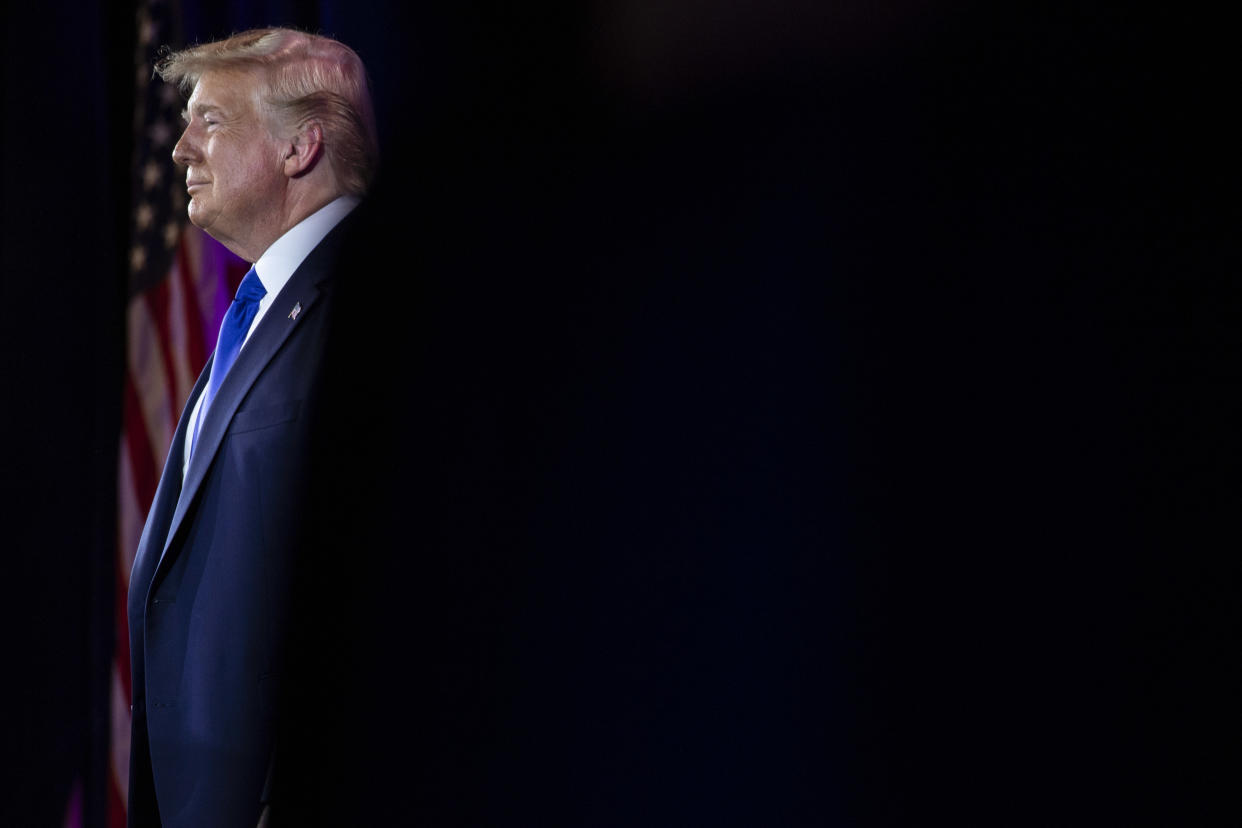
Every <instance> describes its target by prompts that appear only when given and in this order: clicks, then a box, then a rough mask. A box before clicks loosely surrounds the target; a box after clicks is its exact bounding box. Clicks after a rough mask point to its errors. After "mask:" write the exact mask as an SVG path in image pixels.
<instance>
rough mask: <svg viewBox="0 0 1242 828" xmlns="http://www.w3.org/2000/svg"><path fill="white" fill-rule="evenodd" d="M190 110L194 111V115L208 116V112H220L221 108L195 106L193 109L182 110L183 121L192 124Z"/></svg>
mask: <svg viewBox="0 0 1242 828" xmlns="http://www.w3.org/2000/svg"><path fill="white" fill-rule="evenodd" d="M190 109H193V110H194V114H197V115H206V114H207V113H208V112H219V111H220V107H218V106H216V105H215V104H194V106H193V107H186V108H185V109H183V110H181V120H182V121H184V122H185V123H189V122H190Z"/></svg>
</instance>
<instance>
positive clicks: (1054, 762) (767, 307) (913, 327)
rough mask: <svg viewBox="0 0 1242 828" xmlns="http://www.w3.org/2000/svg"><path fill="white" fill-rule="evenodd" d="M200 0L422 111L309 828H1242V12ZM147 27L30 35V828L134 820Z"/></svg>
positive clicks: (25, 24)
mask: <svg viewBox="0 0 1242 828" xmlns="http://www.w3.org/2000/svg"><path fill="white" fill-rule="evenodd" d="M1066 5H1069V4H1066ZM194 9H195V12H194V14H193V15H189V16H188V18H187V25H188V26H190V27H191V28H192V29H193V30H194V31H199V32H202V33H203V36H204V37H212V38H214V37H219V36H223V35H225V34H227V33H229V32H230V31H232V30H234V29H238V28H244V27H246V26H250V25H261V24H266V23H293V24H298V25H302V26H305V27H308V28H312V29H319V30H322V31H324V32H325V33H328V34H332V35H335V36H338V37H339V38H340V39H342V40H344V41H345V42H347V43H350V44H351V45H353V46H354V47H355V48H357V49H358V51H359V52H360V53H361V55H362V57H363V59H364V60H365V61H366V62H367V64H368V66H369V68H370V71H371V74H372V76H373V79H374V81H375V88H376V94H377V99H378V105H379V115H380V125H381V134H382V144H383V150H384V152H383V172H382V176H381V180H380V184H379V186H378V188H377V190H376V192H375V193H374V195H373V198H372V199H371V200H370V203H369V204H368V208H367V213H368V220H367V222H366V224H365V228H366V232H365V233H364V237H363V240H362V242H361V243H359V244H358V245H357V247H356V249H355V253H354V254H353V262H354V263H355V268H354V270H355V273H354V275H353V276H351V278H350V280H349V281H348V282H346V283H345V287H344V288H343V290H342V293H341V295H340V297H339V298H340V300H341V301H340V303H339V319H338V325H337V329H336V330H337V333H336V337H337V340H336V342H337V346H338V347H337V348H336V350H335V351H334V353H335V354H336V358H335V359H334V361H333V362H331V363H330V364H329V365H328V366H327V368H328V377H329V381H330V385H329V388H330V389H333V396H332V399H333V400H334V401H335V403H334V404H332V405H329V406H328V407H327V409H326V410H325V412H324V420H323V423H322V427H321V430H320V434H321V438H320V443H319V445H318V446H317V447H316V457H317V458H319V460H318V462H319V470H320V471H319V474H318V475H317V477H316V480H315V484H316V491H317V496H318V497H319V498H320V500H319V508H317V509H315V510H313V512H312V514H310V515H308V519H307V525H308V538H309V541H308V547H307V548H308V552H307V555H308V560H309V561H312V562H315V563H318V564H319V565H318V566H313V565H308V567H307V573H308V574H307V577H306V581H305V582H304V583H302V584H299V589H300V592H299V596H300V600H301V601H303V606H304V607H306V608H308V610H307V612H306V613H305V615H304V622H303V624H302V625H301V626H300V627H299V633H298V638H297V639H296V642H295V643H296V644H297V647H296V648H295V657H296V660H295V664H296V665H297V666H298V667H299V669H301V670H303V671H304V675H305V676H306V677H308V679H313V680H308V681H306V682H304V683H301V684H296V685H295V686H298V687H302V688H306V689H302V690H300V691H298V692H297V693H295V694H294V695H293V697H292V698H291V699H290V700H289V702H288V709H289V710H290V711H291V712H290V714H289V719H288V722H287V725H288V727H287V733H286V736H287V738H288V739H289V740H290V742H289V744H290V749H289V751H288V755H289V756H290V757H291V758H290V759H289V761H288V764H287V765H286V767H287V776H286V777H285V779H286V780H294V781H293V782H288V781H287V782H286V784H287V785H288V787H287V788H286V790H287V791H288V792H289V793H288V796H289V797H290V798H291V801H290V802H289V808H290V812H289V817H290V819H289V822H290V824H316V823H318V824H360V825H367V824H385V823H396V824H405V823H407V822H408V823H411V824H415V823H426V824H460V825H479V824H553V823H555V824H572V825H598V824H617V825H632V824H669V825H672V824H737V825H751V824H783V825H804V824H912V823H913V824H918V823H923V822H933V821H934V822H942V821H948V820H954V821H961V822H966V823H975V824H979V823H988V824H1047V823H1049V822H1056V823H1062V824H1064V823H1069V824H1099V823H1101V822H1114V823H1129V824H1138V823H1149V824H1167V823H1171V822H1176V823H1193V824H1209V823H1211V822H1215V821H1220V822H1222V823H1224V824H1231V823H1233V822H1235V821H1236V816H1237V814H1236V810H1237V805H1236V797H1230V796H1228V793H1229V791H1230V789H1231V787H1232V786H1233V785H1234V784H1235V780H1236V774H1237V770H1238V767H1237V765H1238V762H1237V747H1236V746H1237V744H1238V738H1237V737H1238V735H1239V734H1238V733H1237V728H1236V725H1235V724H1234V723H1233V719H1234V718H1235V717H1234V716H1233V715H1231V714H1232V708H1233V707H1235V706H1236V705H1235V704H1234V703H1233V702H1234V700H1235V699H1237V698H1238V695H1237V691H1238V689H1239V688H1238V669H1237V657H1236V640H1237V632H1238V624H1237V620H1236V613H1235V612H1234V606H1233V605H1234V603H1235V596H1236V595H1237V593H1238V588H1239V574H1240V573H1239V565H1238V562H1237V560H1238V558H1237V549H1238V543H1237V541H1238V537H1237V532H1236V530H1235V528H1234V526H1235V524H1236V522H1237V514H1238V509H1237V506H1238V503H1239V499H1238V495H1239V474H1238V469H1239V468H1242V466H1240V465H1239V460H1240V459H1242V458H1239V451H1240V449H1242V445H1240V444H1239V439H1238V436H1237V428H1236V424H1237V423H1238V422H1239V415H1240V414H1242V411H1240V410H1239V409H1240V408H1242V406H1240V405H1239V403H1240V401H1242V400H1240V398H1239V395H1238V393H1237V391H1236V387H1237V382H1238V380H1239V369H1238V356H1239V353H1240V350H1239V349H1240V346H1242V341H1240V334H1239V326H1238V321H1239V313H1240V312H1242V304H1240V300H1242V294H1240V293H1239V290H1238V282H1237V278H1238V272H1239V269H1238V265H1239V259H1240V253H1242V251H1240V250H1239V246H1238V241H1239V239H1238V230H1237V228H1238V220H1239V205H1238V197H1237V194H1238V192H1239V188H1238V184H1239V183H1240V182H1239V165H1238V161H1237V148H1238V147H1239V146H1240V145H1242V144H1240V142H1239V140H1238V139H1239V137H1240V136H1239V135H1238V133H1237V129H1236V127H1235V126H1234V125H1233V121H1234V120H1236V119H1234V118H1232V117H1231V115H1232V110H1233V108H1234V105H1235V99H1236V96H1235V94H1234V88H1235V79H1236V77H1237V68H1238V67H1237V65H1236V64H1237V60H1236V56H1235V55H1236V49H1235V48H1234V46H1233V44H1232V42H1231V37H1230V33H1231V31H1232V27H1233V21H1232V20H1226V19H1221V18H1217V17H1212V16H1209V15H1206V14H1197V13H1196V12H1194V11H1193V10H1190V9H1183V10H1182V11H1181V13H1180V14H1179V15H1178V16H1173V15H1171V14H1170V13H1169V10H1167V9H1165V10H1161V11H1158V12H1157V11H1153V12H1139V11H1136V10H1134V9H1126V10H1124V11H1123V10H1120V9H1111V8H1108V7H1106V6H1105V5H1104V4H1093V3H1087V4H1073V8H1072V9H1063V8H1057V7H1056V6H1046V5H1045V6H1042V7H1041V8H1039V9H1030V10H1027V9H1015V8H1013V7H1010V8H1008V9H1006V10H1005V11H1003V12H1002V11H996V10H991V9H989V8H988V7H987V5H986V4H981V3H979V4H972V3H958V4H952V5H950V6H948V7H947V8H946V7H943V5H939V6H937V7H936V8H933V7H932V6H931V5H930V4H920V3H915V2H908V3H902V4H895V5H888V6H887V7H886V8H885V9H883V10H879V9H875V8H872V7H871V6H870V5H868V4H862V3H845V4H838V5H835V6H833V7H831V8H821V7H819V6H818V5H817V4H812V3H792V2H791V3H784V4H776V5H771V4H735V5H732V6H728V7H717V5H716V4H709V3H698V2H675V3H658V4H657V3H625V4H607V3H598V4H581V3H568V2H567V3H563V4H543V5H540V6H539V7H538V8H530V7H521V8H519V7H511V6H510V5H509V4H486V3H475V4H440V5H425V6H413V7H407V6H405V5H403V4H397V3H379V4H333V3H326V2H325V3H320V4H302V5H299V4H296V3H288V4H279V3H278V4H271V7H270V8H267V7H265V8H262V9H258V8H257V7H256V8H248V9H245V10H243V9H240V8H233V7H231V6H226V5H221V6H219V7H216V6H210V5H203V6H195V7H194ZM132 19H133V15H132V13H130V11H129V10H125V9H121V8H120V7H117V8H107V9H105V8H104V7H103V6H102V4H100V5H99V6H93V5H90V4H83V5H81V6H80V7H79V8H78V9H76V10H75V12H74V13H73V14H66V13H64V11H63V10H59V9H53V8H52V7H51V6H48V5H44V6H39V5H32V6H30V7H27V8H23V9H22V10H20V11H18V12H16V13H14V14H12V15H11V16H10V19H9V20H8V21H6V28H5V66H4V90H5V91H4V94H5V98H4V112H5V116H4V119H3V123H4V127H3V142H4V143H3V146H2V147H0V150H2V151H0V157H2V158H3V176H4V177H3V220H2V222H0V223H2V226H3V232H4V239H3V246H2V248H0V255H2V256H3V263H2V266H0V274H2V278H3V295H4V297H5V302H4V303H3V319H4V321H5V325H4V331H5V342H6V344H5V347H4V349H3V352H2V353H3V356H2V359H3V360H4V362H3V374H2V380H3V382H4V384H5V386H6V387H7V388H8V392H7V394H6V397H5V402H4V404H3V406H0V410H2V411H3V414H2V415H0V416H3V423H2V424H3V431H4V433H5V434H7V435H10V438H9V439H8V440H5V441H4V448H3V454H2V455H0V458H2V460H0V469H3V472H2V474H0V483H2V485H3V486H4V492H3V497H2V499H0V502H3V503H4V504H5V507H4V514H5V516H6V518H7V519H6V520H5V528H6V532H5V536H6V538H7V540H6V541H5V542H4V547H5V548H6V550H7V551H8V558H9V559H10V560H12V561H13V562H14V563H15V565H16V566H15V570H14V572H13V574H12V575H11V580H10V582H9V583H10V590H9V593H10V598H9V600H7V601H5V602H4V604H5V607H6V610H7V611H8V612H10V613H12V619H11V620H10V621H8V622H6V624H5V628H6V629H7V630H8V631H9V642H10V648H9V649H10V654H11V655H10V658H11V661H10V664H11V665H12V667H11V669H10V671H9V673H8V680H7V681H6V682H5V685H6V698H7V697H8V696H9V695H10V694H11V695H12V701H11V702H9V703H8V704H6V709H8V710H9V711H11V716H10V719H9V721H10V723H11V724H10V726H9V727H10V732H11V733H13V734H15V737H12V738H10V737H6V738H5V740H4V744H5V752H6V754H7V756H6V758H7V759H8V760H9V761H11V762H12V763H13V764H12V767H13V770H11V771H10V772H9V773H8V774H7V776H8V778H9V779H10V780H14V781H15V782H16V784H15V785H14V786H13V788H12V789H11V790H12V791H13V793H12V794H9V795H6V797H5V799H6V803H5V807H6V808H13V809H15V811H14V815H13V816H12V817H11V818H7V817H6V818H5V819H4V820H0V821H2V822H4V824H13V825H57V824H59V820H60V818H61V813H62V812H63V808H64V802H65V800H66V798H67V796H68V792H69V789H70V786H71V784H72V782H73V780H74V779H75V777H77V778H82V779H84V781H85V784H86V794H87V805H88V819H89V818H92V815H93V814H94V813H95V811H93V810H92V807H94V808H98V807H99V806H100V804H101V802H102V785H103V780H104V777H103V772H104V770H105V769H106V764H105V747H106V738H107V735H106V733H105V732H104V730H105V728H106V722H107V716H106V707H105V706H104V700H105V699H106V693H107V689H108V688H107V675H108V672H107V671H108V664H109V661H108V659H109V657H110V653H109V651H108V649H107V648H108V645H109V641H110V637H111V628H110V624H111V619H112V607H111V602H112V589H113V583H114V582H113V580H112V579H113V578H114V573H113V572H112V571H111V567H112V561H113V550H112V544H113V543H114V540H113V539H114V537H115V528H114V523H113V521H114V517H113V516H114V515H115V511H116V509H115V496H114V493H113V488H114V485H115V474H114V469H115V451H116V442H117V435H118V434H119V428H120V425H119V419H120V418H119V408H120V394H119V390H120V383H121V371H122V354H123V335H124V331H123V307H124V299H125V297H124V290H125V287H124V272H125V271H124V264H125V260H124V255H125V241H124V240H125V239H126V238H127V234H128V209H129V208H128V204H129V199H128V180H129V163H130V145H129V141H130V137H129V129H130V118H131V115H130V112H131V110H130V107H131V105H132V82H133V73H134V70H133V67H132V66H131V61H132V53H133V37H134V35H133V26H132ZM47 32H54V33H55V36H54V37H52V36H44V34H43V33H47ZM1222 806H1223V807H1222ZM1226 809H1227V810H1226ZM88 824H90V823H89V822H88Z"/></svg>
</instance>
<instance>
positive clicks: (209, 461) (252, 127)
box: [128, 29, 377, 826]
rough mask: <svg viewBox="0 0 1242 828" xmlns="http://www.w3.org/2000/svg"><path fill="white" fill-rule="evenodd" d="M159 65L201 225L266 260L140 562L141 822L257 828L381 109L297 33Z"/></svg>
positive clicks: (360, 71) (191, 425)
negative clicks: (336, 332)
mask: <svg viewBox="0 0 1242 828" xmlns="http://www.w3.org/2000/svg"><path fill="white" fill-rule="evenodd" d="M157 71H158V72H159V74H160V76H161V78H162V79H163V80H164V81H165V82H168V83H174V84H177V85H179V86H180V87H181V88H182V89H183V90H184V91H186V92H189V93H190V94H189V100H188V102H187V105H186V110H185V131H184V133H183V134H182V136H181V138H180V140H179V141H178V142H177V144H176V147H175V148H174V150H173V160H174V161H175V162H176V163H177V164H178V165H179V166H180V167H182V168H184V170H185V182H186V188H187V192H188V195H189V197H190V200H189V207H188V214H189V219H190V221H191V222H193V223H194V224H195V225H197V226H198V227H201V228H202V229H203V230H205V231H206V232H207V233H208V234H210V235H211V236H213V237H214V238H215V239H217V240H218V241H220V242H221V243H222V244H224V245H225V246H226V247H228V248H229V249H230V250H231V251H233V252H234V253H235V254H237V255H238V256H240V257H241V258H243V259H245V260H246V261H248V262H251V263H253V267H252V268H251V271H250V272H249V273H248V274H247V275H246V278H245V280H243V282H242V285H241V287H240V288H239V290H238V294H237V297H236V298H235V299H234V301H233V303H232V305H231V306H230V308H229V311H228V313H227V315H226V317H225V319H224V321H223V323H222V325H221V329H220V334H219V339H218V341H217V345H216V350H215V352H214V353H213V355H212V358H211V359H210V360H209V361H208V364H207V366H206V367H205V368H204V369H203V372H202V374H201V375H200V377H199V379H198V382H197V383H196V384H195V387H194V390H193V391H192V392H191V395H190V398H189V400H188V401H187V403H186V406H185V410H184V411H183V413H182V415H181V418H180V421H179V423H178V426H177V430H176V433H175V435H174V437H173V443H172V447H171V449H170V451H169V456H168V459H167V462H166V464H165V466H164V471H163V474H162V475H161V478H160V483H159V487H158V489H157V491H156V495H155V500H154V503H153V504H152V507H151V510H150V513H149V514H148V517H147V522H146V525H145V527H144V529H143V533H142V539H141V541H140V542H139V547H138V551H137V554H136V555H135V558H134V568H133V572H132V575H131V580H130V592H129V603H128V612H129V626H130V652H131V664H132V682H133V701H134V704H133V715H132V722H133V724H132V734H131V738H132V745H131V761H130V789H129V821H130V825H131V826H155V825H164V826H228V825H255V824H257V823H258V822H259V820H260V818H261V816H263V815H264V814H266V812H267V809H268V807H269V806H270V805H272V803H273V794H272V791H273V790H274V788H273V779H278V778H279V751H278V750H276V745H275V733H276V720H277V716H278V714H279V710H278V699H279V697H280V689H281V681H282V678H283V655H284V643H285V637H286V634H287V631H288V625H289V619H288V617H287V615H288V613H287V610H288V603H289V596H288V592H289V586H290V581H291V577H292V572H293V570H294V569H295V568H296V567H297V565H298V562H297V548H296V547H297V545H298V538H299V525H300V521H301V520H302V518H303V517H304V511H305V496H306V491H305V478H306V464H307V461H308V458H307V450H306V449H307V445H308V440H309V437H308V435H309V426H308V421H309V420H310V415H311V412H312V411H313V410H314V408H315V399H316V394H317V389H318V385H319V371H318V368H319V366H320V364H321V362H322V359H323V352H324V347H325V333H326V328H327V325H326V319H327V315H328V311H329V308H330V306H331V303H332V295H333V281H334V277H335V275H336V273H335V271H336V264H337V262H336V253H337V250H338V249H339V247H340V245H341V243H342V237H343V235H344V233H345V231H346V230H347V228H348V224H349V221H348V219H347V217H348V215H349V214H350V212H351V211H352V210H353V209H354V208H355V207H356V206H357V204H358V203H359V200H360V199H361V198H362V196H363V195H364V194H365V193H366V190H367V187H368V185H369V184H370V182H371V180H372V178H373V177H374V172H375V164H376V159H377V149H376V138H375V127H374V116H373V114H372V105H371V100H370V93H369V91H368V85H367V79H366V73H365V70H364V68H363V65H362V62H361V60H360V59H359V58H358V56H357V55H356V54H355V53H354V52H353V51H352V50H351V49H349V48H348V47H346V46H344V45H343V44H341V43H338V42H337V41H334V40H331V39H328V38H325V37H320V36H316V35H309V34H304V33H301V32H297V31H292V30H287V29H264V30H255V31H249V32H244V33H242V34H238V35H235V36H233V37H230V38H228V39H226V40H222V41H219V42H215V43H207V44H202V45H199V46H195V47H193V48H190V49H186V50H184V51H180V52H174V53H171V54H169V55H168V56H167V57H166V58H165V59H164V60H163V61H162V62H161V63H160V65H159V67H158V68H157ZM276 790H278V788H276ZM278 809H279V798H278V797H277V798H276V799H275V807H273V811H274V812H278Z"/></svg>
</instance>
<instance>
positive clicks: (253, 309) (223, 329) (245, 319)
mask: <svg viewBox="0 0 1242 828" xmlns="http://www.w3.org/2000/svg"><path fill="white" fill-rule="evenodd" d="M266 295H267V288H265V287H263V283H262V282H260V281H259V274H257V273H255V271H254V268H253V267H252V268H250V272H249V273H247V274H246V278H244V279H242V283H241V285H239V286H238V288H237V296H236V297H235V298H234V299H233V304H231V305H229V310H228V313H226V314H224V321H223V322H221V323H220V337H219V338H218V339H217V340H216V358H215V359H214V360H213V361H212V363H211V376H210V377H209V378H208V380H207V390H206V391H204V392H203V404H202V405H201V406H199V409H198V421H197V422H196V423H195V424H194V439H193V440H192V441H191V442H190V453H191V454H193V453H194V445H195V443H197V442H198V432H199V431H200V430H201V429H202V427H203V420H205V419H206V418H207V408H208V407H209V406H210V405H211V401H212V400H214V399H215V398H216V392H217V391H219V390H220V384H221V383H223V382H224V376H225V375H226V374H227V373H228V372H229V369H230V368H232V367H233V363H234V362H236V361H237V354H238V353H239V352H240V351H241V346H242V343H243V342H245V341H246V334H247V332H249V330H250V323H251V322H253V321H254V315H255V314H256V313H258V312H259V300H260V299H262V298H263V297H264V296H266Z"/></svg>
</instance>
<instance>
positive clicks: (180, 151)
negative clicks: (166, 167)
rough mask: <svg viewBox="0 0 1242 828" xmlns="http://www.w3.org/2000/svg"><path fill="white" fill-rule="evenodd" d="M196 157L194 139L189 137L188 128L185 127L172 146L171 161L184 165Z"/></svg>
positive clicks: (196, 151)
mask: <svg viewBox="0 0 1242 828" xmlns="http://www.w3.org/2000/svg"><path fill="white" fill-rule="evenodd" d="M197 157H198V150H197V149H196V148H195V146H194V141H193V140H192V139H191V138H190V128H189V127H186V129H185V131H184V132H182V133H181V137H180V138H178V139H177V143H176V145H175V146H174V147H173V151H172V159H173V162H174V163H176V164H180V165H181V166H183V167H184V166H186V165H188V164H190V163H192V162H193V161H194V160H195V159H196V158H197Z"/></svg>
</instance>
